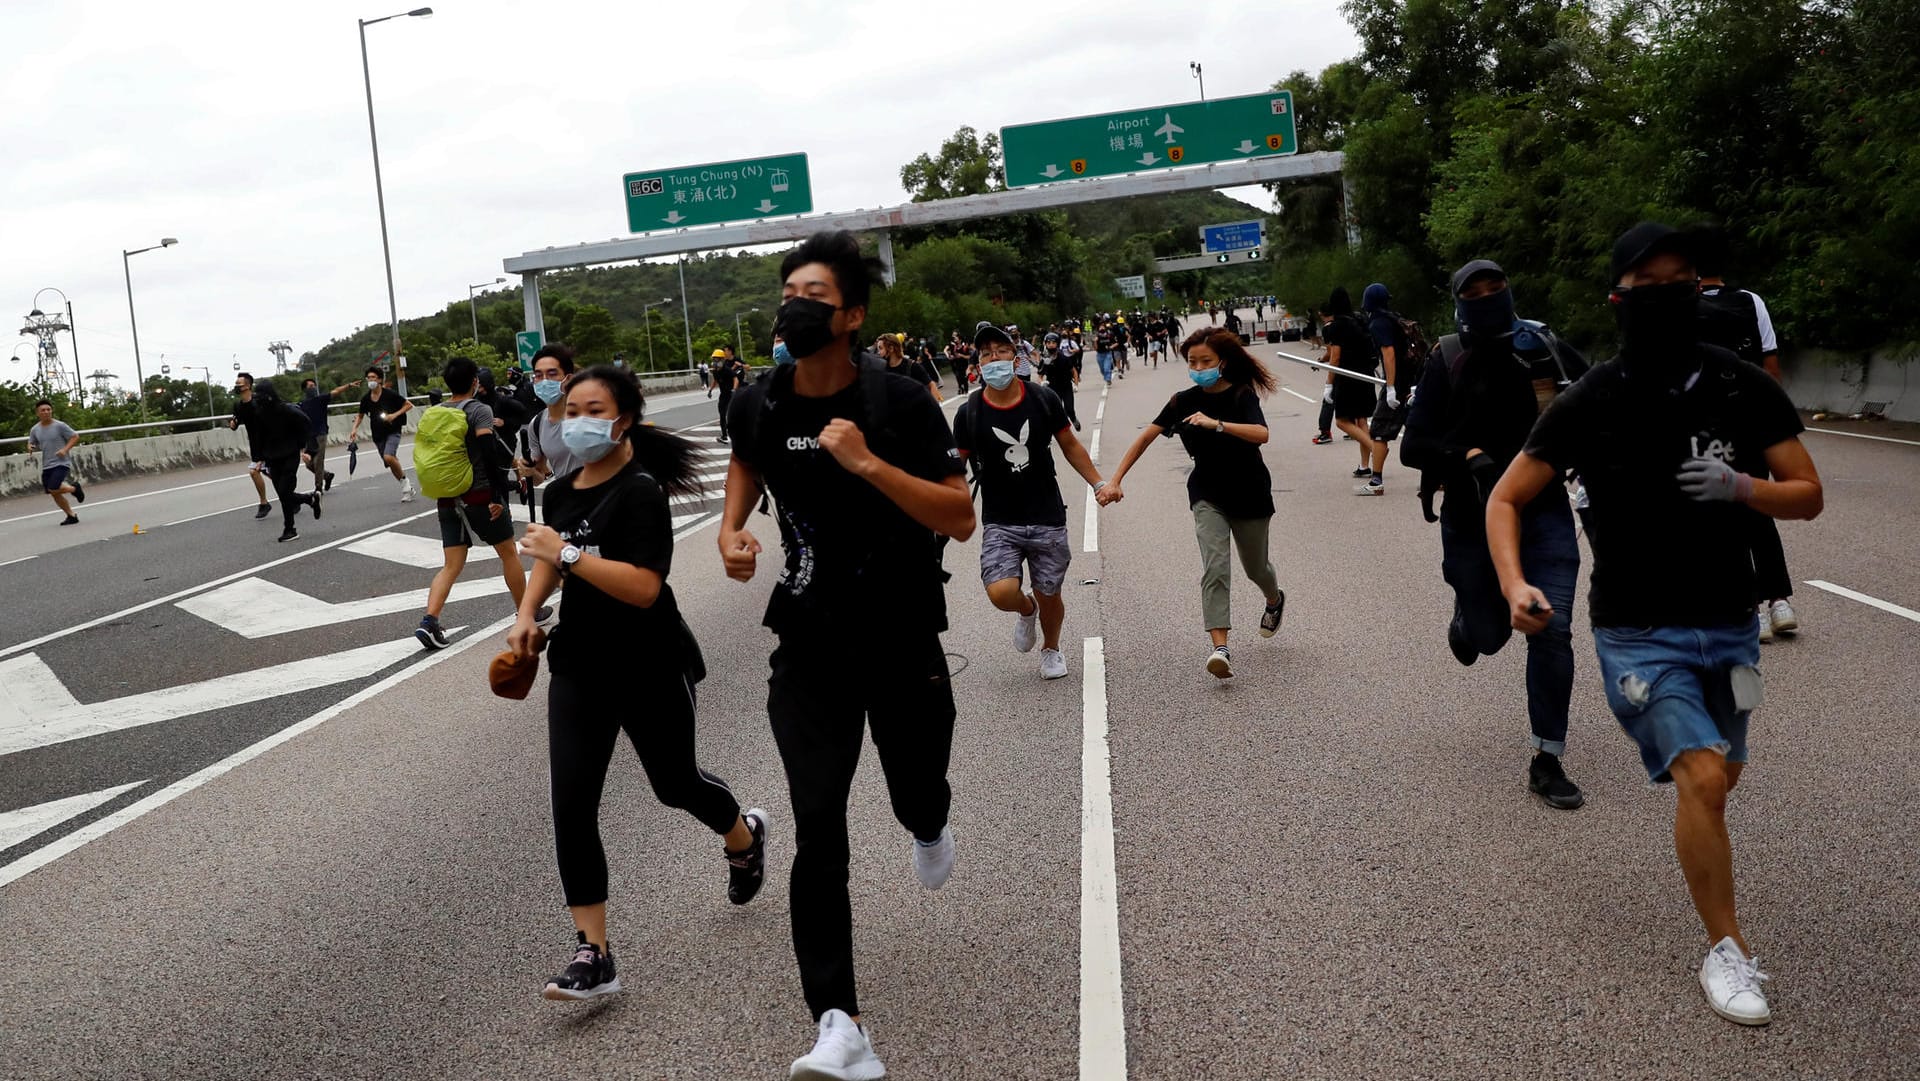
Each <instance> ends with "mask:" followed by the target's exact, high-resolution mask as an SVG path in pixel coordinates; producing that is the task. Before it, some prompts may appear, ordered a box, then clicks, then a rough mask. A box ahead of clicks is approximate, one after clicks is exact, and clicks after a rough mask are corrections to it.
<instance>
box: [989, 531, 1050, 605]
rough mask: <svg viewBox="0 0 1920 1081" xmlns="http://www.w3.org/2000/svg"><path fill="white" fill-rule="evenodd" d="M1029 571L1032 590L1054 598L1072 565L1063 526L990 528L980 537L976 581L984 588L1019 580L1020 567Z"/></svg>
mask: <svg viewBox="0 0 1920 1081" xmlns="http://www.w3.org/2000/svg"><path fill="white" fill-rule="evenodd" d="M1022 562H1025V563H1026V565H1027V566H1028V567H1030V568H1032V570H1033V588H1034V590H1035V591H1036V592H1040V593H1045V594H1047V595H1048V596H1050V597H1052V596H1058V595H1059V593H1060V589H1061V587H1062V586H1064V585H1065V584H1066V581H1067V565H1068V564H1070V563H1072V562H1073V545H1072V544H1070V543H1068V541H1067V527H1066V526H1063V525H992V524H989V525H988V526H987V527H986V528H985V529H984V530H982V531H981V534H980V580H981V581H982V582H984V583H986V584H987V585H992V584H993V583H995V582H1001V581H1005V580H1006V579H1008V578H1011V579H1013V580H1014V581H1016V582H1017V581H1019V580H1020V564H1021V563H1022Z"/></svg>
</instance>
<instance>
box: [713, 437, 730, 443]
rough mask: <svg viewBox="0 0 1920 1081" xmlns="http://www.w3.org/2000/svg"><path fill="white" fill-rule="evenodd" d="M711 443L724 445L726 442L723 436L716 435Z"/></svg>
mask: <svg viewBox="0 0 1920 1081" xmlns="http://www.w3.org/2000/svg"><path fill="white" fill-rule="evenodd" d="M713 441H714V442H715V443H725V442H727V437H726V436H724V435H716V436H714V437H713Z"/></svg>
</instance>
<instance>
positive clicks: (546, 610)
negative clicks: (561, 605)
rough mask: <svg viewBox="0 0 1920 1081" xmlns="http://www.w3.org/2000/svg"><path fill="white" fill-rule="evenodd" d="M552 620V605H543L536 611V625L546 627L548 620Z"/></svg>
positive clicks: (534, 617)
mask: <svg viewBox="0 0 1920 1081" xmlns="http://www.w3.org/2000/svg"><path fill="white" fill-rule="evenodd" d="M552 618H553V605H551V604H543V605H541V606H540V607H539V608H537V609H535V610H534V613H533V621H534V622H535V623H538V624H540V625H541V626H543V627H544V626H546V623H547V620H549V619H552Z"/></svg>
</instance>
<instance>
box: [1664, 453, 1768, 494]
mask: <svg viewBox="0 0 1920 1081" xmlns="http://www.w3.org/2000/svg"><path fill="white" fill-rule="evenodd" d="M1674 479H1675V480H1676V481H1678V482H1679V483H1680V490H1681V491H1683V492H1685V493H1687V495H1688V496H1690V497H1692V498H1693V500H1694V502H1696V503H1716V502H1719V503H1745V502H1746V501H1747V500H1748V498H1750V497H1751V496H1752V495H1753V478H1752V477H1749V476H1747V475H1746V474H1745V473H1741V472H1738V471H1737V470H1735V469H1734V468H1733V467H1732V466H1730V465H1728V464H1727V463H1725V462H1723V461H1720V460H1719V459H1718V458H1689V459H1687V460H1686V461H1685V462H1684V463H1682V465H1681V466H1680V472H1679V473H1678V474H1677V475H1676V476H1675V477H1674Z"/></svg>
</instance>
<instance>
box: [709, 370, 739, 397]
mask: <svg viewBox="0 0 1920 1081" xmlns="http://www.w3.org/2000/svg"><path fill="white" fill-rule="evenodd" d="M745 371H746V369H745V368H742V367H741V366H740V365H738V364H734V363H726V364H721V365H719V366H717V367H715V368H714V369H713V385H714V387H716V388H717V389H718V390H719V391H720V393H722V394H732V393H733V388H734V387H735V386H736V385H738V384H739V383H741V382H742V381H743V380H742V379H741V376H742V375H743V374H744V373H745Z"/></svg>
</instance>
